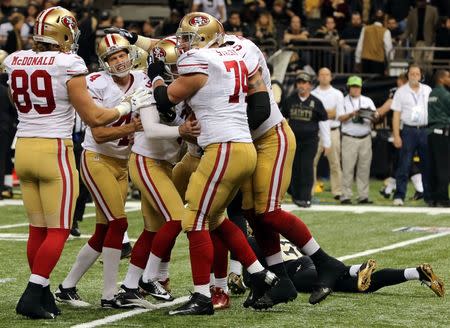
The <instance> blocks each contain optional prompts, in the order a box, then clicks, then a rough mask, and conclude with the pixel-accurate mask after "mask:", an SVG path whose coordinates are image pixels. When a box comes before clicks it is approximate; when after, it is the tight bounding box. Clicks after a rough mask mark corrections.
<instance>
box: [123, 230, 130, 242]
mask: <svg viewBox="0 0 450 328" xmlns="http://www.w3.org/2000/svg"><path fill="white" fill-rule="evenodd" d="M129 242H130V238H128V231H125V233H124V234H123V240H122V244H128V243H129Z"/></svg>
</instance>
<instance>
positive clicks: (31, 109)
mask: <svg viewBox="0 0 450 328" xmlns="http://www.w3.org/2000/svg"><path fill="white" fill-rule="evenodd" d="M4 64H5V68H6V72H7V73H8V84H9V87H10V90H11V95H12V98H13V102H14V104H15V106H16V108H17V111H18V115H19V125H18V126H17V134H16V135H17V136H18V137H30V138H32V137H38V138H63V139H70V138H72V129H73V124H74V121H75V109H74V108H73V106H72V105H71V104H70V102H69V95H68V92H67V81H69V80H70V79H71V78H72V77H74V76H77V75H85V74H87V73H88V70H87V68H86V64H85V63H84V61H83V59H81V57H79V56H77V55H76V54H70V53H63V52H58V51H45V52H39V53H36V52H34V51H33V50H22V51H17V52H14V53H12V54H11V55H9V56H8V57H6V59H5V61H4Z"/></svg>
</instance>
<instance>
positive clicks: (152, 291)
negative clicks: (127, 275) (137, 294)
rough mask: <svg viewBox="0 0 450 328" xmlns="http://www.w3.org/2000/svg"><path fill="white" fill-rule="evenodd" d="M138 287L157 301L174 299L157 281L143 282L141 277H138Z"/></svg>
mask: <svg viewBox="0 0 450 328" xmlns="http://www.w3.org/2000/svg"><path fill="white" fill-rule="evenodd" d="M139 287H140V288H141V289H143V290H144V291H145V292H146V293H147V294H148V295H151V296H153V297H154V298H155V299H157V300H158V301H166V302H170V301H173V300H174V298H173V296H172V295H170V293H169V292H168V291H167V290H165V289H164V287H163V286H162V285H161V284H160V283H159V282H158V281H148V282H144V281H143V280H142V278H141V279H139Z"/></svg>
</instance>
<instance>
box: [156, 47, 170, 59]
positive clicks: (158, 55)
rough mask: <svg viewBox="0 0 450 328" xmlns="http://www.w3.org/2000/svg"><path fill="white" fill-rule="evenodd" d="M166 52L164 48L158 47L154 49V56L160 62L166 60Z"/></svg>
mask: <svg viewBox="0 0 450 328" xmlns="http://www.w3.org/2000/svg"><path fill="white" fill-rule="evenodd" d="M166 55H167V54H166V51H165V50H164V49H163V48H160V47H156V48H154V49H153V56H155V58H158V59H159V60H161V59H164V58H166Z"/></svg>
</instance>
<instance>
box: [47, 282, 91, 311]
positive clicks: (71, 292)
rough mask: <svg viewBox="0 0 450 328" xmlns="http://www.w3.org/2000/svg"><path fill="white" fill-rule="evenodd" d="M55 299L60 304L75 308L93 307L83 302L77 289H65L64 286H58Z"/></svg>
mask: <svg viewBox="0 0 450 328" xmlns="http://www.w3.org/2000/svg"><path fill="white" fill-rule="evenodd" d="M55 298H56V300H57V301H58V302H60V303H66V304H69V305H70V306H73V307H88V306H91V305H90V304H89V303H87V302H85V301H83V300H82V299H81V297H80V295H78V291H77V288H76V287H72V288H63V286H62V284H60V285H59V286H58V289H57V290H56V291H55Z"/></svg>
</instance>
